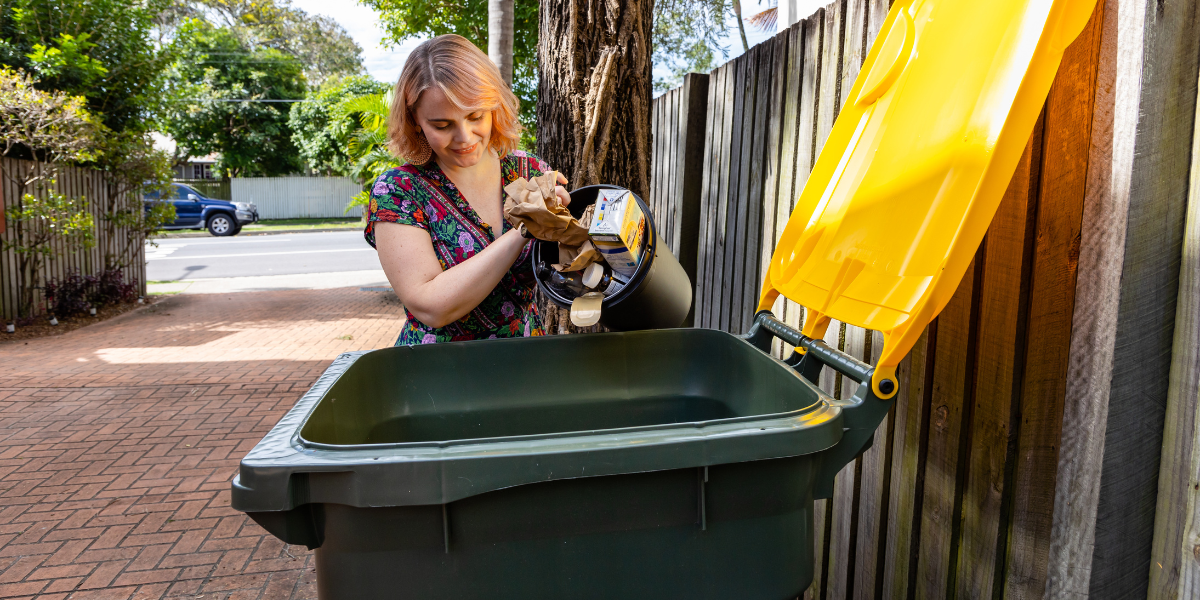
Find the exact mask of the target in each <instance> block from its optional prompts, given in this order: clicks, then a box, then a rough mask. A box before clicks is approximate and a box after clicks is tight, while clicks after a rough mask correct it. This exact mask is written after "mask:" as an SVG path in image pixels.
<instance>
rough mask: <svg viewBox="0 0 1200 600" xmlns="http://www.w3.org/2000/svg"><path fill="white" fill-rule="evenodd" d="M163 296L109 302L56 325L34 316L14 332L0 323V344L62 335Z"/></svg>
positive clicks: (145, 305)
mask: <svg viewBox="0 0 1200 600" xmlns="http://www.w3.org/2000/svg"><path fill="white" fill-rule="evenodd" d="M164 297H165V296H146V298H145V300H144V303H143V304H138V303H137V301H136V300H135V301H133V302H121V303H119V304H111V305H109V306H105V307H102V308H98V309H96V316H94V317H93V316H92V315H89V314H87V313H84V314H81V315H75V316H73V317H63V318H60V319H59V320H58V325H51V324H50V317H49V315H45V316H41V317H37V318H35V319H34V321H33V322H32V323H29V324H26V325H21V324H18V325H17V330H16V332H15V333H5V332H4V324H3V323H0V346H3V345H5V344H7V343H13V342H23V341H28V340H32V339H37V338H44V337H51V336H56V335H62V334H64V333H67V332H69V331H75V330H76V329H79V328H82V327H87V326H88V325H93V324H96V323H100V322H102V321H107V320H108V319H111V318H113V317H117V316H120V315H123V314H125V313H127V312H130V311H134V310H137V309H139V308H145V307H147V306H150V305H152V304H154V303H156V302H158V301H159V300H161V299H163V298H164Z"/></svg>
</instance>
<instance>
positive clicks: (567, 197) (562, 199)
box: [554, 173, 571, 206]
mask: <svg viewBox="0 0 1200 600" xmlns="http://www.w3.org/2000/svg"><path fill="white" fill-rule="evenodd" d="M558 182H559V183H563V184H565V183H567V178H566V176H565V175H563V174H562V173H559V174H558ZM554 195H555V196H557V197H558V201H559V203H561V204H562V205H563V206H569V205H570V204H571V194H570V193H569V192H567V188H565V187H563V186H561V185H556V186H554Z"/></svg>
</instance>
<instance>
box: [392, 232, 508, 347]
mask: <svg viewBox="0 0 1200 600" xmlns="http://www.w3.org/2000/svg"><path fill="white" fill-rule="evenodd" d="M527 243H529V240H527V239H525V238H524V237H522V236H521V234H520V233H519V232H518V231H517V230H516V229H510V230H509V231H507V232H505V233H504V234H503V235H501V236H500V237H499V238H497V239H496V240H495V241H494V242H492V243H491V244H488V246H487V247H486V248H484V249H483V250H482V251H480V252H479V253H478V254H476V255H475V256H472V257H471V258H468V259H467V260H465V261H463V262H461V263H459V264H457V265H455V266H453V267H451V268H449V269H447V270H445V271H443V270H442V265H441V263H440V262H439V261H438V258H437V253H436V252H434V249H433V242H432V241H431V240H430V238H429V233H428V232H426V231H425V230H423V229H421V228H419V227H414V226H412V225H400V224H398V223H376V224H375V246H376V248H377V249H378V251H379V263H380V265H382V266H383V272H384V274H386V275H387V278H388V281H389V282H391V284H392V289H393V290H395V291H396V296H397V297H399V298H400V302H401V303H403V304H404V307H405V308H406V309H408V311H409V312H410V313H412V314H413V316H415V317H416V318H417V319H418V320H420V321H421V322H422V323H424V324H425V325H428V326H430V327H444V326H446V325H449V324H450V323H453V322H455V321H457V320H459V319H461V318H463V317H464V316H466V315H467V313H469V312H471V311H472V310H473V309H474V308H475V307H476V306H479V303H480V302H483V299H484V298H487V297H488V294H490V293H492V290H493V289H495V287H496V284H498V283H500V279H501V278H503V277H504V274H505V273H507V272H508V270H509V269H510V268H511V267H512V265H513V263H514V262H516V260H517V257H518V256H520V254H521V251H522V250H523V249H524V248H525V244H527Z"/></svg>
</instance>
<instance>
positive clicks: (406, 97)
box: [388, 34, 521, 162]
mask: <svg viewBox="0 0 1200 600" xmlns="http://www.w3.org/2000/svg"><path fill="white" fill-rule="evenodd" d="M435 85H436V86H437V87H438V88H440V89H441V90H442V92H443V93H445V94H446V98H448V99H449V100H450V102H452V103H454V105H455V106H457V107H458V108H459V109H460V110H464V111H467V112H474V111H490V112H491V113H492V137H491V139H490V140H489V143H488V146H489V147H490V148H491V149H492V150H494V151H495V152H496V153H498V154H499V155H500V156H504V155H506V154H508V153H509V152H512V151H513V150H516V149H517V145H518V144H519V143H520V141H521V122H520V121H519V120H518V118H517V113H518V109H519V107H520V102H519V101H518V100H517V97H516V96H515V95H514V94H513V93H512V90H510V89H509V87H508V85H506V84H505V83H504V80H503V79H502V78H501V77H500V69H498V68H496V65H495V64H494V63H492V61H491V59H489V58H488V57H487V55H486V54H484V53H483V52H481V51H480V50H479V48H476V47H475V45H474V44H472V43H471V42H469V41H467V39H466V38H464V37H462V36H459V35H454V34H447V35H439V36H437V37H435V38H433V39H432V40H429V41H427V42H425V43H423V44H421V45H420V46H417V48H416V50H413V52H412V54H410V55H409V56H408V60H407V61H405V63H404V70H403V71H402V72H401V73H400V79H399V80H397V81H396V87H395V90H394V91H393V92H392V107H391V111H390V112H389V114H388V147H389V148H390V149H391V151H392V153H393V154H395V155H396V156H399V157H401V158H405V159H409V160H413V159H416V160H420V159H422V158H424V159H425V160H423V161H421V162H425V161H427V160H428V157H429V143H428V142H427V141H426V140H425V139H424V136H422V135H421V134H420V133H419V132H418V131H417V123H416V119H415V118H414V116H413V109H414V107H415V106H416V104H417V100H419V99H420V97H421V92H424V91H425V90H427V89H430V88H432V87H433V86H435ZM416 160H414V162H416Z"/></svg>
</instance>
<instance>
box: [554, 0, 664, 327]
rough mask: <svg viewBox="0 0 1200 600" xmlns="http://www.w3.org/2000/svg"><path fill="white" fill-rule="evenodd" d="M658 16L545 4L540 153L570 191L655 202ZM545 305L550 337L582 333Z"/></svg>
mask: <svg viewBox="0 0 1200 600" xmlns="http://www.w3.org/2000/svg"><path fill="white" fill-rule="evenodd" d="M653 13H654V0H620V1H618V0H544V1H543V2H542V3H541V5H540V8H539V21H540V24H539V32H538V40H539V41H538V78H539V80H538V105H537V117H538V137H537V144H538V145H537V147H538V155H539V156H541V158H542V159H543V160H545V161H546V162H548V163H549V164H550V166H551V167H553V168H554V169H557V170H558V171H560V172H562V173H563V174H564V175H566V177H567V178H568V179H569V180H570V181H569V183H568V184H567V188H568V189H574V188H578V187H583V186H585V185H592V184H596V183H611V184H613V185H619V186H621V187H626V188H629V189H630V190H633V192H634V193H636V194H637V195H639V196H641V197H642V198H643V199H649V192H650V159H651V156H650V154H651V152H650V92H651V89H652V87H653V80H652V78H651V74H650V67H651V58H650V53H651V31H652V26H653ZM541 305H542V309H543V310H542V314H543V316H544V318H545V320H546V323H545V324H546V329H547V331H548V333H563V332H567V331H577V330H576V329H575V328H574V327H573V326H571V325H570V323H569V320H568V318H567V314H566V311H565V310H562V309H557V308H556V307H555V306H554V305H553V304H551V303H549V302H548V301H544V302H541ZM593 329H594V328H589V329H588V330H593Z"/></svg>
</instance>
